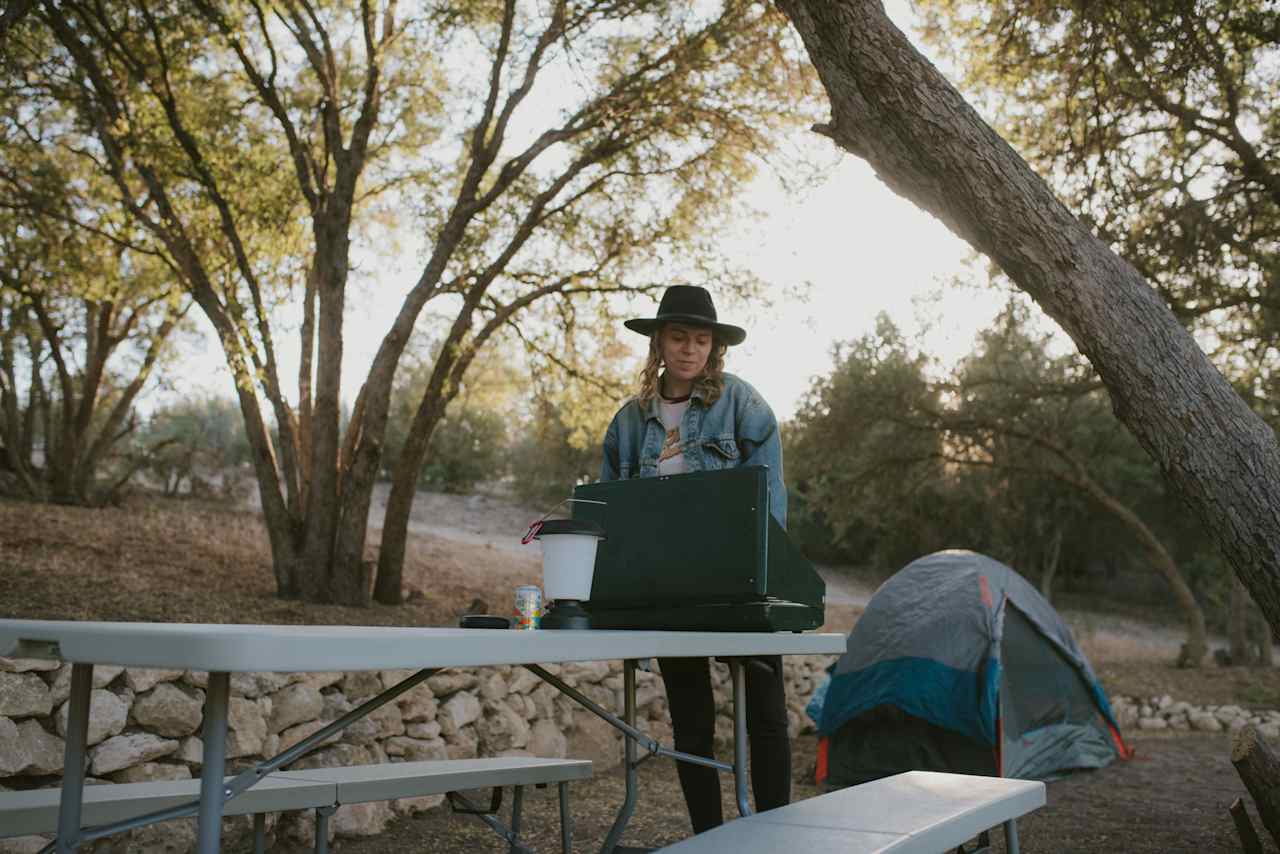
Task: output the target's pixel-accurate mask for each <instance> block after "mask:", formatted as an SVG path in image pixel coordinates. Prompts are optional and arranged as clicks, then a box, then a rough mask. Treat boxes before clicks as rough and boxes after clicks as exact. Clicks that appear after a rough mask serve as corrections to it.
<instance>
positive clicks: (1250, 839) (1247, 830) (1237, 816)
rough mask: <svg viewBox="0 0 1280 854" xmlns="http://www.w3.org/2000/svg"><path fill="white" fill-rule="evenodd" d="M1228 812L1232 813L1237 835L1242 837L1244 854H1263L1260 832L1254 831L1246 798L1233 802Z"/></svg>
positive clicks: (1241, 844) (1241, 845)
mask: <svg viewBox="0 0 1280 854" xmlns="http://www.w3.org/2000/svg"><path fill="white" fill-rule="evenodd" d="M1228 811H1229V812H1230V813H1231V820H1232V821H1234V822H1235V824H1236V833H1237V834H1239V836H1240V848H1241V850H1242V851H1243V854H1262V840H1261V839H1259V838H1258V831H1256V830H1254V829H1253V822H1252V821H1250V820H1249V811H1248V810H1247V809H1246V808H1245V805H1244V798H1236V799H1235V800H1234V801H1232V802H1231V807H1230V808H1229V810H1228Z"/></svg>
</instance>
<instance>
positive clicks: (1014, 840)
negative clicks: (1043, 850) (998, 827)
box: [1004, 819, 1018, 854]
mask: <svg viewBox="0 0 1280 854" xmlns="http://www.w3.org/2000/svg"><path fill="white" fill-rule="evenodd" d="M1004 847H1005V850H1006V851H1008V852H1009V854H1018V822H1017V820H1016V819H1010V820H1009V821H1006V822H1005V823H1004Z"/></svg>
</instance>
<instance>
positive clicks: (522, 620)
mask: <svg viewBox="0 0 1280 854" xmlns="http://www.w3.org/2000/svg"><path fill="white" fill-rule="evenodd" d="M515 618H516V623H515V625H514V626H513V627H512V628H516V629H536V628H538V627H539V626H541V625H542V588H540V587H538V586H537V585H535V584H526V585H524V586H523V587H517V588H516V610H515Z"/></svg>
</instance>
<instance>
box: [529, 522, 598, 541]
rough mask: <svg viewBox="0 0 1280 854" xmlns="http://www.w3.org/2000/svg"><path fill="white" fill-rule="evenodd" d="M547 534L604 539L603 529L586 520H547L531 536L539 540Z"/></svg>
mask: <svg viewBox="0 0 1280 854" xmlns="http://www.w3.org/2000/svg"><path fill="white" fill-rule="evenodd" d="M547 534H587V535H588V536H594V537H599V538H600V539H602V540H603V539H605V536H604V528H601V527H600V525H599V524H597V523H596V522H591V521H589V520H586V519H548V520H547V521H545V522H543V523H542V527H541V528H539V529H538V533H536V534H534V535H533V538H534V539H535V540H537V539H541V538H542V537H545V536H546V535H547Z"/></svg>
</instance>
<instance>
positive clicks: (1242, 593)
mask: <svg viewBox="0 0 1280 854" xmlns="http://www.w3.org/2000/svg"><path fill="white" fill-rule="evenodd" d="M1248 628H1249V593H1248V591H1247V590H1245V589H1244V585H1243V584H1241V583H1240V579H1238V578H1236V577H1235V576H1232V577H1231V600H1230V603H1229V604H1228V606H1227V644H1228V647H1227V652H1228V653H1229V654H1230V655H1231V663H1232V664H1234V665H1237V666H1239V665H1245V664H1249V663H1250V660H1251V659H1252V658H1253V656H1251V655H1249V633H1248Z"/></svg>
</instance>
